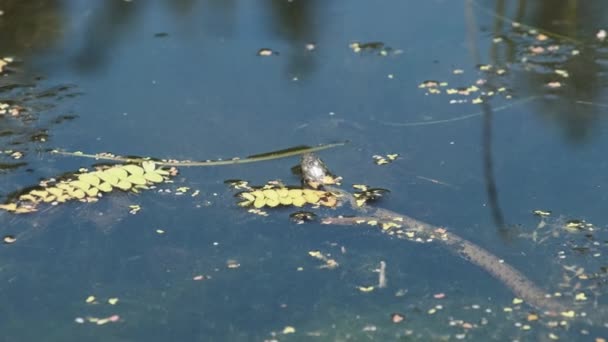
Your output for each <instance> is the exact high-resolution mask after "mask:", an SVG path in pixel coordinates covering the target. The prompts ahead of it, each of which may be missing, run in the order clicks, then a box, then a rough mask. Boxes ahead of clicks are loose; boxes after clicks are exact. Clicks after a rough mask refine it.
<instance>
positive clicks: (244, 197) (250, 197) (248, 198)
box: [240, 192, 255, 202]
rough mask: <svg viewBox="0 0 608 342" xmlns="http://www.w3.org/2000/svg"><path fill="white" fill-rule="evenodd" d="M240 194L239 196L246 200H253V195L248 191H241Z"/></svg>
mask: <svg viewBox="0 0 608 342" xmlns="http://www.w3.org/2000/svg"><path fill="white" fill-rule="evenodd" d="M240 196H241V198H243V199H246V200H248V201H251V202H253V201H255V196H253V195H252V194H251V193H249V192H243V193H241V195H240Z"/></svg>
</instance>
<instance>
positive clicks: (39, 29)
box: [0, 0, 66, 57]
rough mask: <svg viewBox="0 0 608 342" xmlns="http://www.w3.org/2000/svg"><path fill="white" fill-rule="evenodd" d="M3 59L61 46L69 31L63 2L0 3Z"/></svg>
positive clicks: (38, 0) (1, 53)
mask: <svg viewBox="0 0 608 342" xmlns="http://www.w3.org/2000/svg"><path fill="white" fill-rule="evenodd" d="M0 10H2V11H3V12H4V14H3V15H2V16H0V42H2V44H0V56H6V55H10V56H21V57H23V56H27V55H30V54H32V53H33V52H36V51H39V50H41V49H45V48H49V47H53V46H54V45H56V44H58V43H59V42H60V40H61V37H62V32H63V30H64V29H65V26H64V25H65V23H66V20H65V18H64V6H63V1H59V0H50V1H44V0H32V1H20V0H4V1H0Z"/></svg>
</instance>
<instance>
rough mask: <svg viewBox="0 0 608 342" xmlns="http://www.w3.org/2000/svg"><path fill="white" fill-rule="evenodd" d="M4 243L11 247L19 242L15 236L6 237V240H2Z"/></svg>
mask: <svg viewBox="0 0 608 342" xmlns="http://www.w3.org/2000/svg"><path fill="white" fill-rule="evenodd" d="M2 241H4V243H5V244H7V245H10V244H13V243H15V242H17V238H16V237H15V236H14V235H5V236H4V238H2Z"/></svg>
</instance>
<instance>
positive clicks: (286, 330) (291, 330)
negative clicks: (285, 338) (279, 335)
mask: <svg viewBox="0 0 608 342" xmlns="http://www.w3.org/2000/svg"><path fill="white" fill-rule="evenodd" d="M295 332H296V328H294V327H290V326H286V327H285V328H283V334H293V333H295Z"/></svg>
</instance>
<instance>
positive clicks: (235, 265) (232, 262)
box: [226, 259, 241, 268]
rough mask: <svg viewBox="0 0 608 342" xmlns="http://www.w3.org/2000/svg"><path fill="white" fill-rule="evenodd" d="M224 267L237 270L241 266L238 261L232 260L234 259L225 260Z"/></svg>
mask: <svg viewBox="0 0 608 342" xmlns="http://www.w3.org/2000/svg"><path fill="white" fill-rule="evenodd" d="M226 267H228V268H239V267H241V264H240V263H239V262H238V261H236V260H234V259H228V260H226Z"/></svg>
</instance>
